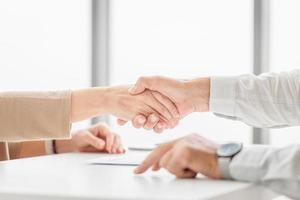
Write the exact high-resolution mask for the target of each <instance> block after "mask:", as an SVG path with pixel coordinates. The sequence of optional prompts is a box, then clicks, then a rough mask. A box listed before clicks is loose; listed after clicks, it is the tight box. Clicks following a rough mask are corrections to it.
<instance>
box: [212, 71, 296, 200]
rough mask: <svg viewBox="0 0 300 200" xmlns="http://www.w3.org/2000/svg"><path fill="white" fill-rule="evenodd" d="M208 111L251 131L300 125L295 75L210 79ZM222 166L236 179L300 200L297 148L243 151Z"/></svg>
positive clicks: (261, 147)
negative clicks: (258, 184) (263, 186)
mask: <svg viewBox="0 0 300 200" xmlns="http://www.w3.org/2000/svg"><path fill="white" fill-rule="evenodd" d="M210 111H211V112H214V113H215V114H216V115H218V116H221V117H225V118H229V119H235V120H240V121H242V122H244V123H246V124H249V125H251V126H254V127H261V128H279V127H287V126H299V125H300V70H293V71H289V72H282V73H278V74H276V73H265V74H262V75H260V76H255V75H249V74H247V75H241V76H232V77H212V78H211V96H210ZM299 138H300V133H299ZM225 167H226V166H225ZM227 167H228V168H229V169H228V170H229V173H230V176H231V178H233V179H235V180H241V181H251V182H257V183H261V184H263V185H265V186H267V187H270V188H271V189H273V190H274V191H277V192H280V193H282V194H285V195H287V196H289V197H291V198H295V199H300V144H296V145H291V146H287V147H284V148H275V147H271V146H264V145H252V146H248V147H244V148H243V150H242V151H241V152H240V153H239V154H237V155H236V156H234V158H233V159H232V161H231V163H230V164H229V166H227Z"/></svg>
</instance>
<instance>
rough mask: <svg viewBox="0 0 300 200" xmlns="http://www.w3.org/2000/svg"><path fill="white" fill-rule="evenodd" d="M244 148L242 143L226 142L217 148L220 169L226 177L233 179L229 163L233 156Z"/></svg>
mask: <svg viewBox="0 0 300 200" xmlns="http://www.w3.org/2000/svg"><path fill="white" fill-rule="evenodd" d="M242 148H243V144H242V143H234V142H231V143H226V144H222V145H221V146H220V147H219V148H218V149H217V156H218V164H219V169H220V172H221V174H222V177H223V178H224V179H231V178H232V177H231V175H230V172H229V164H230V162H231V160H232V158H233V157H234V156H235V155H237V154H238V153H239V152H240V151H241V150H242Z"/></svg>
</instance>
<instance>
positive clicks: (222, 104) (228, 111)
mask: <svg viewBox="0 0 300 200" xmlns="http://www.w3.org/2000/svg"><path fill="white" fill-rule="evenodd" d="M236 83H237V77H236V76H227V77H226V76H223V77H222V76H215V77H211V78H210V101H209V110H210V111H211V112H214V113H217V114H222V115H226V116H235V98H236Z"/></svg>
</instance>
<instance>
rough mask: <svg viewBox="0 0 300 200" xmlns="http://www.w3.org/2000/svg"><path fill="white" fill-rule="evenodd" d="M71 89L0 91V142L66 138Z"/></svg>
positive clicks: (68, 128) (68, 132) (68, 126)
mask: <svg viewBox="0 0 300 200" xmlns="http://www.w3.org/2000/svg"><path fill="white" fill-rule="evenodd" d="M70 113H71V91H70V90H67V91H49V92H2V93H0V141H26V140H40V139H60V138H68V137H69V135H70V125H71V123H70Z"/></svg>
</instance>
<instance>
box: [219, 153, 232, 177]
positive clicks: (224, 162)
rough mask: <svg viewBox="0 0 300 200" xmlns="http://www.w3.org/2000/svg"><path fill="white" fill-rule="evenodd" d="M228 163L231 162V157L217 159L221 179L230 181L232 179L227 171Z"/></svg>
mask: <svg viewBox="0 0 300 200" xmlns="http://www.w3.org/2000/svg"><path fill="white" fill-rule="evenodd" d="M230 162H231V157H219V158H218V164H219V169H220V172H221V175H222V177H223V179H232V177H231V175H230V170H229V165H230Z"/></svg>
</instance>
